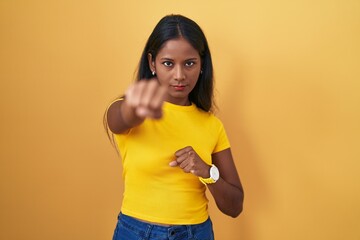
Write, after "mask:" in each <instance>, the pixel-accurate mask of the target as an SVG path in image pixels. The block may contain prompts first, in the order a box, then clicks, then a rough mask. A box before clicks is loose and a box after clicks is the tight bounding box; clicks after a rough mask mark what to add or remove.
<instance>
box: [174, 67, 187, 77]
mask: <svg viewBox="0 0 360 240" xmlns="http://www.w3.org/2000/svg"><path fill="white" fill-rule="evenodd" d="M174 71H175V72H174V78H175V80H176V81H183V80H184V79H185V72H184V69H183V67H182V66H180V65H177V66H176V67H175V68H174Z"/></svg>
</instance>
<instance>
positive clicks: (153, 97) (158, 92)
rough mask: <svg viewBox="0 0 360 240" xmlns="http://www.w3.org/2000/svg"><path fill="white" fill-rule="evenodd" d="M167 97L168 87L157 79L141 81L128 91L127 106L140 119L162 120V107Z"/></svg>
mask: <svg viewBox="0 0 360 240" xmlns="http://www.w3.org/2000/svg"><path fill="white" fill-rule="evenodd" d="M165 95H166V87H164V86H161V85H160V84H159V83H158V81H157V80H156V79H151V80H141V81H138V82H136V83H135V84H133V85H131V86H130V87H129V88H128V90H127V91H126V94H125V96H126V98H125V102H126V104H127V105H128V106H129V107H131V108H132V109H133V110H134V112H135V114H136V115H137V116H138V117H140V118H147V117H149V118H155V119H158V118H161V117H162V105H163V103H164V99H165Z"/></svg>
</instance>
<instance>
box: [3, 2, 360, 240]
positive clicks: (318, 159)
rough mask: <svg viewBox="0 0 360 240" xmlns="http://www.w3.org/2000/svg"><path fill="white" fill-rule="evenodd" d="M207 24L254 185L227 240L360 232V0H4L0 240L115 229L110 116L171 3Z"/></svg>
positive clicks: (103, 233)
mask: <svg viewBox="0 0 360 240" xmlns="http://www.w3.org/2000/svg"><path fill="white" fill-rule="evenodd" d="M169 13H181V14H184V15H186V16H188V17H190V18H193V19H194V20H195V21H197V22H198V23H199V24H200V25H201V26H202V28H203V30H204V31H205V33H206V35H207V37H208V41H209V44H210V47H211V50H212V53H213V60H214V65H215V70H216V84H217V85H216V88H217V95H216V96H217V103H218V106H219V109H220V110H219V111H218V115H219V117H220V118H221V119H222V120H223V122H224V124H225V126H226V129H227V131H228V135H229V138H230V140H231V143H232V149H233V154H234V157H235V159H236V165H237V167H238V170H239V173H240V175H241V178H242V182H243V185H244V188H245V191H246V196H245V208H244V212H243V214H242V215H241V216H240V217H239V218H236V219H232V218H229V217H226V216H224V215H222V214H221V213H220V212H219V211H218V210H217V209H216V207H215V205H214V203H213V201H211V203H210V212H211V215H212V218H213V222H214V225H215V232H216V239H221V240H240V239H241V240H288V239H291V240H303V239H311V240H318V239H321V240H322V239H324V240H325V239H326V240H339V239H346V240H359V239H360V205H359V203H360V177H359V170H360V163H359V160H360V127H359V126H360V82H359V81H360V47H359V45H360V44H359V43H360V2H359V1H358V0H347V1H342V0H328V1H325V0H323V1H316V0H315V1H309V0H305V1H301V0H295V1H265V0H260V1H188V0H184V1H160V0H154V1H129V2H127V1H108V0H101V1H100V0H93V1H84V0H83V1H73V0H71V1H70V0H67V1H54V0H53V1H48V0H33V1H21V0H12V1H8V0H2V1H0V110H1V119H0V144H1V145H0V146H1V151H0V159H1V162H0V180H1V185H0V187H1V188H0V190H1V196H0V212H1V214H0V239H4V240H20V239H29V240H39V239H59V240H64V239H66V240H70V239H87V240H91V239H93V240H98V239H111V236H112V232H113V229H114V227H115V223H116V215H117V213H118V211H119V209H120V203H121V192H122V189H123V188H122V187H123V186H122V179H121V164H120V160H119V159H118V157H117V156H116V153H115V151H114V149H113V148H112V147H111V145H110V143H109V142H108V140H107V138H106V135H105V133H104V130H103V128H102V114H103V112H104V109H105V107H106V106H107V104H108V103H109V102H110V101H111V100H112V99H113V98H114V97H115V96H117V95H119V94H121V93H123V91H124V90H125V88H126V86H127V85H128V84H129V83H130V82H131V81H132V79H133V75H134V71H135V67H136V65H137V62H138V59H139V57H140V53H141V51H142V48H143V46H144V44H145V41H146V39H147V37H148V35H149V34H150V32H151V30H152V28H153V27H154V25H155V24H156V23H157V22H158V20H159V19H160V18H161V17H162V16H163V15H165V14H169Z"/></svg>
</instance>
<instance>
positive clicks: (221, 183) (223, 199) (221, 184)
mask: <svg viewBox="0 0 360 240" xmlns="http://www.w3.org/2000/svg"><path fill="white" fill-rule="evenodd" d="M207 186H208V188H209V190H210V192H211V194H212V196H213V197H214V199H215V202H216V205H217V206H218V208H219V209H220V211H221V212H223V213H224V214H226V215H229V216H231V217H237V216H239V214H240V213H241V212H242V210H243V201H244V192H243V190H242V188H239V187H236V186H234V185H231V184H230V183H227V182H226V181H225V180H224V179H223V178H219V180H218V181H217V182H216V183H214V184H209V185H207Z"/></svg>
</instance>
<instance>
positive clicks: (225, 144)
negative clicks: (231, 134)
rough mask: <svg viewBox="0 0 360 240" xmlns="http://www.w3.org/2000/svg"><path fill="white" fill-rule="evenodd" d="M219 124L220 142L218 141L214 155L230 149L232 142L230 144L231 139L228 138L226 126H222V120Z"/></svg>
mask: <svg viewBox="0 0 360 240" xmlns="http://www.w3.org/2000/svg"><path fill="white" fill-rule="evenodd" d="M217 120H218V119H217ZM218 124H219V126H218V140H217V143H216V145H215V148H214V151H213V153H216V152H220V151H222V150H225V149H227V148H230V142H229V139H228V137H227V134H226V131H225V128H224V125H223V124H222V122H221V121H220V120H218Z"/></svg>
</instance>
